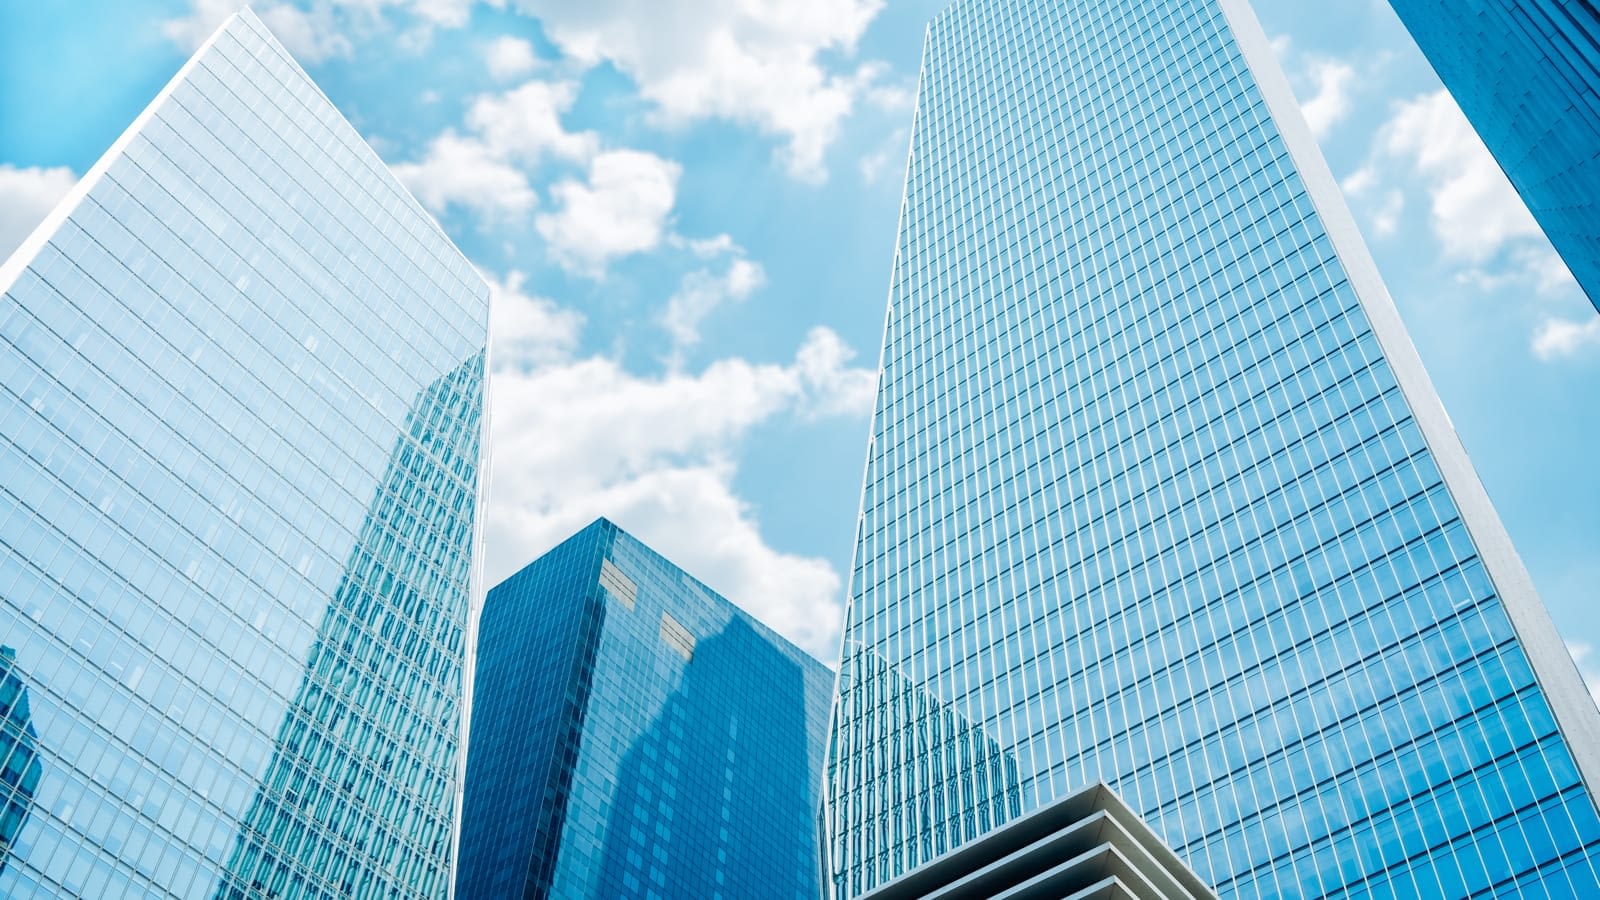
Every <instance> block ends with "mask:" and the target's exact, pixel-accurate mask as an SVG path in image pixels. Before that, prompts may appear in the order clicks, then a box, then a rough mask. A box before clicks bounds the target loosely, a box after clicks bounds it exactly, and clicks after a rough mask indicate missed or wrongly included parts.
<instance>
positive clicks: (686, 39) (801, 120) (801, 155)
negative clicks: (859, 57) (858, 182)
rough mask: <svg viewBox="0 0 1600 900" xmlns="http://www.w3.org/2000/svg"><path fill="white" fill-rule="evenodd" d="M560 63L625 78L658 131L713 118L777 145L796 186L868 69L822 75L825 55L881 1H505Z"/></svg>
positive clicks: (817, 160) (866, 79)
mask: <svg viewBox="0 0 1600 900" xmlns="http://www.w3.org/2000/svg"><path fill="white" fill-rule="evenodd" d="M514 5H515V6H516V7H518V8H519V9H521V10H523V11H524V12H527V13H529V14H531V15H534V16H537V17H538V18H539V20H540V23H541V24H542V25H543V27H544V29H545V33H546V34H548V35H549V36H550V38H551V40H553V41H554V42H555V43H556V45H557V46H558V47H559V48H560V49H561V50H562V52H563V53H565V54H567V55H568V56H570V57H572V58H574V59H576V60H578V61H579V62H580V63H583V64H587V65H593V64H596V63H599V62H600V61H602V60H608V61H610V62H611V63H613V64H614V65H615V66H616V67H617V68H618V69H619V70H621V71H622V72H624V73H625V74H627V75H628V76H629V77H631V78H632V79H633V80H634V82H635V83H636V84H637V85H638V87H639V92H640V94H641V96H643V97H644V98H645V99H646V100H648V101H650V102H651V103H652V104H654V106H655V108H656V109H657V111H658V112H659V114H660V116H661V118H662V120H663V121H664V122H666V123H667V124H683V123H688V122H692V121H696V120H699V119H705V118H721V119H727V120H731V121H735V122H741V123H744V124H747V125H752V126H754V127H756V128H758V129H759V130H761V131H762V132H765V133H767V134H771V135H774V136H776V137H778V138H780V139H782V140H783V141H784V142H785V144H784V147H783V149H782V151H781V152H780V156H781V158H782V161H783V163H784V164H785V166H786V167H787V169H788V171H789V172H790V173H791V174H793V175H794V176H796V177H799V178H802V179H806V180H810V181H820V180H822V179H823V178H825V177H826V170H825V169H824V166H823V157H824V154H825V153H826V151H827V148H828V145H829V144H831V143H832V142H833V140H834V138H835V137H836V136H837V134H838V131H839V126H840V123H841V122H842V121H843V120H844V118H845V117H846V116H847V115H848V114H849V113H850V111H851V109H852V108H853V106H854V104H855V101H856V99H857V97H858V96H860V95H861V94H862V93H863V92H864V91H866V90H868V89H869V88H870V87H871V86H872V85H873V84H874V83H875V81H876V79H877V77H878V76H879V75H880V74H881V70H880V69H879V68H878V67H877V66H874V65H865V66H858V67H857V68H856V69H855V70H854V71H853V72H847V73H838V72H832V71H829V70H828V69H827V68H826V67H825V66H824V64H823V62H822V60H821V57H822V56H823V55H824V54H825V53H833V54H850V53H852V52H854V48H855V44H856V41H857V40H858V39H859V38H860V37H861V35H862V33H863V32H864V31H865V30H866V27H867V24H868V23H869V22H871V21H872V19H873V17H874V16H876V15H877V13H878V11H879V9H881V8H882V5H883V4H882V0H811V2H805V3H772V2H755V3H752V2H748V0H706V2H697V3H660V2H656V0H591V2H586V3H571V2H567V0H514Z"/></svg>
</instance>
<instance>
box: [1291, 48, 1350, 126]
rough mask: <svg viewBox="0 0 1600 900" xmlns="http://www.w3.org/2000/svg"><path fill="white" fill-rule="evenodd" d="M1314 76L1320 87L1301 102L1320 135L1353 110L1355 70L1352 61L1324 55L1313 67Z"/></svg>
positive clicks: (1309, 120)
mask: <svg viewBox="0 0 1600 900" xmlns="http://www.w3.org/2000/svg"><path fill="white" fill-rule="evenodd" d="M1311 77H1312V79H1313V80H1314V81H1315V82H1316V85H1317V90H1316V93H1315V94H1312V95H1311V99H1309V100H1307V101H1306V102H1305V103H1304V104H1302V105H1301V110H1302V111H1303V112H1304V113H1305V116H1306V123H1307V124H1309V125H1310V126H1311V133H1312V134H1313V135H1316V137H1317V138H1318V139H1321V138H1324V137H1327V136H1328V133H1329V132H1330V131H1332V130H1333V126H1334V125H1336V124H1338V122H1339V120H1340V119H1343V118H1344V117H1345V114H1347V113H1348V112H1350V88H1351V87H1352V86H1353V85H1354V84H1355V80H1356V70H1355V67H1353V66H1351V65H1350V64H1349V63H1346V62H1340V61H1339V60H1334V59H1324V60H1319V61H1318V62H1317V63H1316V64H1315V65H1314V66H1313V67H1312V72H1311Z"/></svg>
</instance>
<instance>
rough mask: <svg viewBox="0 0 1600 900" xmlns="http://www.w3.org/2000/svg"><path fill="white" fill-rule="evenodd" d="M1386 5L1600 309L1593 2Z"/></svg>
mask: <svg viewBox="0 0 1600 900" xmlns="http://www.w3.org/2000/svg"><path fill="white" fill-rule="evenodd" d="M1390 4H1391V5H1392V6H1393V7H1394V11H1395V12H1396V13H1399V15H1400V19H1401V21H1403V22H1404V23H1405V25H1406V28H1407V29H1408V30H1409V31H1410V32H1411V36H1412V37H1413V38H1415V39H1416V41H1417V44H1418V45H1419V46H1421V48H1422V52H1423V53H1424V54H1426V55H1427V57H1428V61H1429V62H1430V63H1432V64H1433V68H1434V71H1436V72H1438V73H1439V78H1440V79H1441V80H1442V81H1444V83H1445V87H1447V88H1449V89H1450V93H1451V94H1452V95H1454V96H1455V98H1456V103H1458V104H1459V105H1460V106H1461V111H1462V112H1464V113H1466V115H1467V119H1468V120H1470V121H1471V122H1472V127H1473V128H1475V129H1477V132H1478V135H1479V136H1480V137H1482V138H1483V142H1484V144H1485V145H1487V146H1488V148H1489V151H1490V152H1491V153H1493V154H1494V157H1495V159H1496V160H1497V161H1498V162H1499V163H1500V167H1501V168H1502V169H1504V170H1505V173H1506V175H1507V176H1508V177H1509V178H1510V179H1511V183H1512V185H1514V186H1515V187H1516V189H1517V193H1519V194H1521V195H1522V200H1523V202H1524V203H1526V204H1527V205H1528V209H1529V210H1531V211H1532V212H1533V215H1534V218H1536V219H1537V220H1538V221H1539V226H1540V227H1541V228H1543V229H1544V233H1545V235H1546V236H1547V237H1549V238H1550V243H1552V244H1554V245H1555V248H1556V250H1557V251H1558V252H1560V254H1561V257H1562V259H1564V260H1565V261H1566V263H1567V267H1568V268H1570V269H1571V270H1572V274H1573V275H1574V276H1575V277H1576V278H1577V279H1578V283H1579V284H1580V285H1581V286H1582V287H1583V289H1584V291H1585V292H1586V293H1587V294H1588V295H1589V299H1590V301H1591V302H1593V303H1594V305H1595V307H1596V308H1600V152H1596V148H1600V6H1596V5H1595V4H1594V3H1593V2H1574V0H1476V2H1472V3H1460V2H1451V0H1390Z"/></svg>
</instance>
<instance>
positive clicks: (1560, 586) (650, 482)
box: [0, 0, 1600, 683]
mask: <svg viewBox="0 0 1600 900" xmlns="http://www.w3.org/2000/svg"><path fill="white" fill-rule="evenodd" d="M942 3H943V0H937V2H935V0H902V2H898V3H896V4H893V5H891V6H884V5H883V4H881V3H879V2H877V0H794V2H777V0H774V2H765V3H751V2H743V0H703V2H687V0H686V2H680V3H665V4H664V3H658V2H653V0H588V2H585V3H570V2H559V0H499V2H474V0H293V2H291V0H265V2H263V3H258V4H257V5H256V7H255V8H256V10H257V12H258V13H259V14H260V15H261V16H262V18H263V19H264V20H265V21H266V22H267V23H268V25H269V26H270V27H271V28H272V29H273V30H274V31H275V32H276V33H277V34H278V35H279V37H280V38H281V39H282V40H283V41H284V42H285V44H287V45H288V46H289V48H290V49H291V50H292V51H293V52H294V53H295V54H296V56H297V57H298V58H299V59H300V60H301V61H302V63H303V64H304V65H305V66H306V67H307V69H308V70H309V71H310V73H311V74H312V76H313V77H314V78H315V79H316V80H317V81H318V83H319V84H321V85H322V87H323V89H324V90H325V91H326V92H327V93H328V95H329V96H330V97H331V98H332V100H333V101H334V103H335V104H336V105H337V106H338V107H339V108H340V110H342V111H343V112H344V113H345V115H346V116H347V117H349V118H350V119H351V121H352V122H354V123H355V124H356V127H357V128H358V129H359V130H360V131H361V133H362V134H363V135H365V136H366V137H367V139H368V140H369V141H370V142H371V143H372V144H373V146H374V147H375V148H376V149H377V150H378V152H379V153H380V154H381V155H382V156H383V158H384V159H385V160H387V161H388V162H389V163H390V164H391V165H393V166H394V167H395V169H396V171H397V173H398V174H399V175H400V176H401V178H402V179H403V180H404V181H406V183H407V184H408V185H409V186H410V187H411V188H412V190H413V191H414V192H415V193H416V194H417V196H418V197H419V198H420V199H421V200H422V201H423V202H424V203H425V204H426V205H428V206H429V207H430V208H431V209H433V210H434V211H435V213H436V214H437V215H438V216H439V218H440V221H441V222H442V223H443V224H444V226H445V227H446V229H447V230H448V231H449V232H450V234H451V235H452V236H453V237H454V238H455V239H456V240H457V242H458V243H459V244H460V245H461V247H462V248H463V250H464V251H465V252H466V253H467V255H468V256H469V257H470V258H472V260H473V261H474V262H475V263H476V264H477V265H478V266H479V267H480V268H481V269H482V270H483V272H484V273H485V276H486V277H487V278H488V279H489V280H490V282H491V283H492V284H493V285H494V287H495V295H496V300H495V312H494V317H495V329H496V331H495V334H496V338H495V340H496V347H495V360H496V362H495V370H496V371H495V391H496V394H495V405H494V410H493V416H494V420H493V422H494V424H493V428H494V432H493V433H494V453H495V466H494V481H493V486H492V496H491V508H490V511H489V540H490V546H489V569H490V577H491V578H494V579H497V578H499V577H503V576H504V575H506V574H509V573H510V572H512V571H514V570H515V569H516V568H518V567H519V566H521V565H522V564H524V563H526V562H527V561H529V560H531V559H532V558H534V557H535V556H537V555H538V554H539V553H541V552H543V551H544V550H545V549H547V548H549V547H550V546H552V545H554V544H555V543H556V542H557V541H559V540H560V539H562V538H564V537H565V536H566V535H567V534H569V533H571V532H572V531H575V530H577V529H578V528H579V527H581V526H583V525H584V524H586V523H587V522H588V521H590V520H591V519H593V518H594V517H595V516H597V515H602V514H604V515H608V516H611V517H612V518H614V519H615V520H616V521H618V522H619V523H620V524H621V525H623V527H625V528H628V529H629V530H631V531H633V532H634V533H635V534H637V535H638V536H639V537H640V538H641V539H643V540H644V541H646V542H647V543H650V544H651V545H653V546H655V547H657V548H658V549H660V550H661V551H662V552H663V553H665V554H666V555H667V556H668V557H669V558H672V559H674V560H675V561H677V562H678V563H680V564H681V565H683V566H684V567H685V568H686V569H688V570H689V571H690V572H692V573H694V574H696V575H698V576H699V577H701V578H702V579H704V580H706V581H707V582H709V583H710V584H711V585H712V586H713V587H715V588H717V589H719V590H721V591H723V592H724V593H726V594H728V595H729V596H730V597H731V598H733V599H734V600H736V601H737V602H740V603H741V604H743V605H745V606H746V607H747V608H749V609H751V610H752V611H753V612H755V613H757V614H758V615H759V616H761V617H762V618H764V619H766V620H767V621H769V622H771V623H772V624H773V625H775V626H776V627H778V628H779V629H780V630H781V631H783V632H784V633H786V634H788V635H790V636H791V637H792V638H794V639H795V640H797V641H798V642H800V643H801V644H802V645H803V646H805V647H807V648H808V649H810V650H812V651H813V652H815V653H817V654H818V655H819V656H822V657H823V658H824V659H832V657H833V656H834V654H835V653H836V647H835V646H834V644H835V642H836V640H837V633H838V628H839V624H840V622H839V619H840V610H841V609H842V603H843V585H844V582H845V576H846V574H847V571H848V566H849V554H850V549H851V541H852V538H853V529H854V522H855V517H856V513H857V509H858V502H859V497H858V492H859V487H860V479H861V470H862V462H863V459H864V451H865V439H866V433H867V427H868V420H869V417H870V414H871V400H872V396H871V394H872V387H873V379H874V367H875V365H876V361H877V357H878V343H879V339H880V337H881V334H882V327H883V315H884V304H885V297H886V287H887V283H888V277H889V261H890V255H891V247H892V244H893V240H894V229H895V222H896V217H897V213H898V210H899V204H900V196H901V186H902V185H901V182H902V179H903V176H904V168H905V155H906V146H907V139H908V125H909V122H910V111H911V104H912V101H913V98H914V93H915V87H916V73H917V63H918V55H919V52H920V47H921V40H922V26H923V24H924V22H925V21H926V20H927V19H928V18H929V17H930V16H932V15H933V14H934V13H935V12H937V10H938V9H939V8H940V7H941V6H942ZM236 6H237V3H236V2H235V0H138V2H136V0H79V2H74V3H36V4H7V8H6V10H5V11H4V12H3V13H0V254H3V253H4V252H8V251H9V250H10V248H11V247H12V246H14V245H15V243H17V242H18V241H20V240H21V238H22V237H23V235H25V234H26V232H27V231H28V230H29V229H30V228H32V226H33V225H34V224H36V222H37V221H38V220H39V218H41V217H42V216H43V215H44V212H45V211H46V210H47V209H48V208H49V206H50V205H51V204H53V203H54V202H55V200H56V199H57V198H58V197H59V196H60V195H61V194H62V193H63V192H64V191H65V190H66V189H67V187H68V186H70V184H71V183H72V181H73V180H74V179H75V178H76V176H77V175H79V174H81V173H82V172H83V171H84V170H85V169H86V168H87V167H88V166H89V165H90V164H91V163H92V162H93V161H94V159H95V158H96V157H98V156H99V154H100V153H101V152H102V151H103V150H104V149H105V148H106V147H107V146H108V145H109V144H110V143H111V141H112V140H113V139H114V138H115V137H116V135H117V134H118V133H119V132H120V131H121V129H122V128H124V127H125V126H126V125H127V123H128V122H130V121H131V120H132V119H133V117H134V116H135V115H136V114H137V113H138V111H139V110H140V109H141V108H142V107H143V106H144V104H145V103H147V102H148V100H149V99H150V98H151V97H152V96H154V94H155V93H156V91H157V90H159V88H160V86H161V85H162V84H163V83H164V82H165V81H166V80H167V79H168V78H169V77H170V76H171V75H172V73H173V72H175V71H176V70H177V68H178V66H179V65H180V64H181V63H182V61H183V59H184V58H185V56H186V55H187V53H188V52H189V51H190V50H191V49H192V48H193V47H194V46H195V45H196V44H197V43H198V42H199V41H200V40H202V39H203V38H204V36H205V35H206V34H207V33H209V31H210V29H211V28H212V27H214V26H215V25H216V24H217V23H218V22H220V21H221V19H222V18H223V17H224V16H226V15H227V14H228V13H229V12H231V11H232V9H234V8H235V7H236ZM1256 8H1257V11H1258V14H1259V15H1260V17H1261V19H1262V21H1263V24H1264V25H1265V27H1266V30H1267V33H1268V34H1269V35H1272V36H1274V39H1275V40H1274V44H1275V47H1276V49H1277V52H1278V55H1279V59H1280V61H1281V62H1282V63H1283V64H1284V67H1285V69H1286V70H1287V72H1288V73H1289V77H1290V80H1291V82H1292V83H1293V84H1294V86H1295V89H1296V92H1297V94H1298V95H1299V97H1300V99H1301V101H1302V102H1303V103H1304V104H1305V105H1306V110H1307V118H1308V120H1309V121H1310V122H1311V123H1312V125H1313V130H1314V131H1315V132H1316V134H1317V135H1318V138H1319V140H1320V141H1321V142H1322V145H1323V149H1324V152H1325V153H1326V154H1327V156H1328V158H1329V161H1330V163H1331V164H1332V167H1333V170H1334V172H1335V174H1336V175H1337V176H1338V177H1339V178H1340V179H1341V182H1342V183H1343V185H1344V187H1345V190H1346V193H1347V195H1348V197H1349V199H1350V202H1351V205H1352V207H1353V208H1354V210H1355V212H1356V216H1357V219H1358V221H1359V222H1360V223H1361V225H1362V228H1363V231H1364V233H1365V235H1366V237H1367V240H1368V241H1369V243H1370V244H1371V246H1372V249H1373V252H1374V255H1375V256H1376V257H1377V260H1378V264H1379V267H1380V269H1381V270H1382V272H1383V275H1384V277H1385V279H1386V280H1387V282H1388V285H1389V288H1390V290H1391V292H1392V293H1393V295H1394V297H1395V300H1396V302H1397V304H1398V305H1399V307H1400V311H1401V314H1402V316H1403V317H1404V319H1405V321H1406V324H1407V325H1408V327H1409V328H1410V330H1411V333H1412V337H1413V339H1414V341H1415V342H1416V344H1417V346H1418V349H1419V350H1420V352H1421V354H1422V357H1423V360H1424V361H1425V363H1426V364H1427V367H1428V369H1429V372H1430V374H1431V375H1432V377H1433V380H1434V382H1435V385H1436V386H1437V388H1438V389H1439V392H1440V394H1441V395H1442V396H1443V398H1444V401H1445V405H1446V407H1447V408H1448V410H1449V411H1450V414H1451V417H1452V419H1453V420H1454V422H1455V425H1456V427H1457V429H1458V431H1459V433H1460V434H1461V437H1462V440H1463V442H1464V443H1465V444H1466V447H1467V450H1468V452H1469V453H1470V454H1471V456H1472V458H1473V460H1474V462H1475V464H1476V465H1477V467H1478V470H1479V473H1480V475H1481V476H1482V478H1483V481H1484V483H1485V485H1486V486H1487V488H1488V490H1489V493H1490V495H1491V497H1492V498H1493V499H1494V501H1495V503H1496V505H1497V507H1498V508H1499V511H1500V514H1501V516H1502V518H1503V519H1504V520H1505V523H1506V526H1507V528H1508V529H1509V530H1510V532H1511V535H1512V538H1513V540H1514V541H1515V542H1516V544H1517V546H1518V549H1519V551H1520V552H1521V554H1522V556H1523V559H1524V560H1525V561H1526V563H1527V564H1528V567H1529V569H1530V570H1531V572H1532V574H1533V577H1534V580H1535V583H1536V584H1537V586H1538V588H1539V590H1540V591H1541V593H1542V595H1543V596H1544V598H1545V601H1546V603H1547V604H1548V605H1549V607H1550V610H1551V613H1552V615H1553V616H1554V618H1555V620H1556V624H1557V626H1558V628H1559V629H1560V630H1561V632H1562V634H1563V635H1564V636H1565V637H1566V638H1567V640H1568V642H1569V645H1570V646H1572V647H1573V649H1574V652H1575V655H1577V656H1578V657H1579V661H1580V665H1581V666H1582V667H1583V668H1585V669H1586V674H1590V675H1591V676H1594V675H1595V674H1597V673H1600V616H1595V615H1594V611H1595V610H1596V609H1597V608H1600V603H1597V601H1600V587H1597V586H1600V553H1597V551H1596V548H1597V547H1600V473H1597V469H1596V466H1595V465H1594V462H1593V460H1594V459H1595V456H1594V448H1596V447H1597V446H1600V415H1597V414H1596V409H1597V407H1596V401H1595V397H1596V393H1597V392H1596V389H1597V387H1600V316H1597V315H1596V314H1595V312H1594V309H1593V307H1591V306H1590V305H1589V303H1588V302H1587V301H1586V300H1585V299H1584V297H1583V296H1582V294H1581V293H1580V292H1579V291H1578V289H1577V287H1576V286H1575V285H1574V284H1573V283H1572V281H1571V278H1570V276H1569V275H1567V274H1566V272H1565V270H1564V268H1563V267H1562V266H1561V265H1560V262H1559V260H1558V259H1556V258H1555V256H1554V255H1553V253H1552V252H1551V251H1550V248H1549V245H1548V243H1547V242H1546V241H1545V240H1544V238H1543V237H1542V236H1541V235H1540V233H1539V231H1538V228H1537V227H1536V226H1535V225H1534V223H1533V221H1532V219H1531V217H1530V216H1528V214H1527V212H1526V210H1525V209H1524V208H1523V207H1522V205H1521V203H1520V202H1519V201H1518V200H1517V198H1516V196H1515V194H1514V193H1512V191H1511V190H1510V188H1509V186H1508V185H1507V184H1506V183H1505V179H1504V177H1503V176H1502V175H1501V174H1500V172H1499V170H1498V169H1497V168H1496V167H1495V166H1494V164H1493V161H1492V160H1490V159H1489V157H1488V156H1487V154H1486V152H1485V151H1484V150H1483V148H1482V146H1481V144H1480V143H1479V142H1478V141H1477V139H1476V137H1475V136H1474V135H1473V134H1472V132H1471V130H1470V128H1469V127H1468V126H1467V125H1466V123H1465V121H1464V120H1463V119H1462V118H1461V115H1460V113H1459V111H1458V110H1457V109H1456V108H1455V105H1454V103H1453V102H1452V101H1450V99H1449V98H1448V96H1447V95H1445V94H1443V93H1442V91H1441V88H1440V85H1439V83H1438V81H1437V79H1436V78H1434V76H1433V74H1432V72H1431V70H1429V68H1428V66H1427V64H1426V62H1425V61H1424V60H1423V59H1422V57H1421V56H1420V54H1419V53H1418V52H1417V51H1416V50H1415V48H1414V47H1413V46H1412V45H1411V42H1410V40H1409V38H1408V37H1407V35H1406V34H1405V32H1404V30H1403V29H1402V27H1401V26H1400V24H1399V22H1398V20H1397V19H1396V18H1395V17H1394V15H1393V14H1392V13H1391V12H1390V11H1389V8H1388V6H1387V4H1386V3H1384V2H1382V0H1351V2H1346V3H1338V4H1307V3H1305V2H1304V0H1257V3H1256ZM1591 648H1594V649H1591ZM1596 682H1600V679H1597V678H1594V677H1591V683H1596Z"/></svg>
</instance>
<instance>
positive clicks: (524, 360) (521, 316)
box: [482, 271, 583, 371]
mask: <svg viewBox="0 0 1600 900" xmlns="http://www.w3.org/2000/svg"><path fill="white" fill-rule="evenodd" d="M482 275H483V277H484V280H485V281H487V282H489V334H490V336H491V337H492V338H493V340H494V353H493V354H492V359H493V362H494V368H495V370H496V371H514V370H529V369H532V368H535V367H537V366H540V365H545V364H548V363H552V362H557V361H560V360H563V359H566V358H567V357H568V356H569V355H570V354H571V353H572V351H573V350H574V349H576V348H577V345H578V334H579V332H580V331H581V330H582V328H583V316H582V315H580V314H578V313H576V312H573V311H572V310H568V309H562V308H561V307H560V306H558V305H556V303H555V301H553V300H549V299H547V298H544V297H535V296H532V295H530V294H528V293H527V292H525V291H524V290H523V289H522V288H523V284H524V283H525V282H526V280H527V279H526V276H524V275H523V274H522V273H521V272H517V271H512V272H510V273H509V274H507V275H506V278H505V280H504V281H502V280H500V279H498V278H496V277H495V276H494V275H492V274H490V273H488V272H484V273H482Z"/></svg>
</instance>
